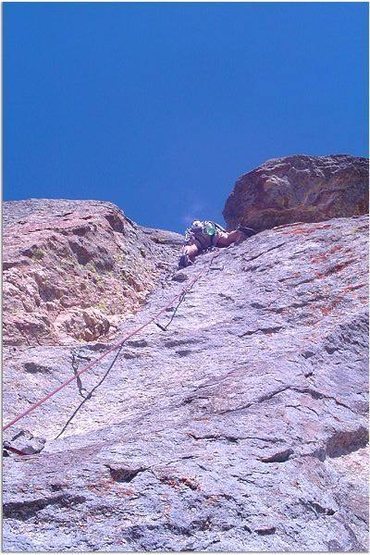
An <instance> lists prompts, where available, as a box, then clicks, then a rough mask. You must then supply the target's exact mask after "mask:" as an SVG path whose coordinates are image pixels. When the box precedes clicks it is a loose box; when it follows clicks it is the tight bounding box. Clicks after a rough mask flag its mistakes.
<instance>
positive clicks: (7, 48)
mask: <svg viewBox="0 0 370 555" xmlns="http://www.w3.org/2000/svg"><path fill="white" fill-rule="evenodd" d="M3 14H4V17H3V24H4V34H3V36H4V39H3V40H4V49H3V56H4V62H3V71H4V73H3V79H4V81H3V82H4V104H3V121H4V199H5V200H10V199H24V198H31V197H33V198H71V199H101V200H108V201H111V202H114V203H116V204H118V205H119V206H120V207H121V208H122V209H123V210H124V211H125V212H126V214H127V215H128V216H129V217H131V218H133V219H134V220H136V221H137V222H138V223H140V224H142V225H147V226H153V227H161V228H167V229H174V230H178V231H182V230H183V229H184V227H185V224H186V222H187V220H188V219H190V218H195V217H200V218H209V219H216V220H218V221H220V222H221V223H222V221H223V220H222V216H221V211H222V208H223V206H224V203H225V200H226V198H227V195H228V194H229V192H230V191H231V189H232V187H233V185H234V182H235V180H236V179H237V177H238V176H239V175H241V174H242V173H245V172H247V171H249V170H251V169H253V168H254V167H256V166H257V165H259V164H260V163H262V162H264V161H265V160H267V159H269V158H276V157H279V156H285V155H289V154H296V153H305V154H314V155H325V154H333V153H350V154H354V155H358V156H367V155H368V136H367V128H368V123H367V122H368V91H367V83H368V69H367V68H368V60H367V52H368V31H367V25H368V23H367V21H368V6H367V4H366V3H360V4H359V3H331V2H328V3H286V4H284V3H271V4H264V3H259V4H258V3H236V4H232V3H225V4H224V3H222V4H205V3H204V4H202V3H199V4H196V3H190V4H187V3H181V4H175V3H173V4H166V3H163V4H161V3H158V4H145V3H144V4H124V3H118V4H117V3H98V4H96V3H72V4H71V3H60V4H55V3H49V4H48V3H40V4H37V3H24V4H23V3H8V4H7V3H5V4H3Z"/></svg>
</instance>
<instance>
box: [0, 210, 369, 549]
mask: <svg viewBox="0 0 370 555" xmlns="http://www.w3.org/2000/svg"><path fill="white" fill-rule="evenodd" d="M218 253H219V254H218ZM215 254H218V256H217V257H215ZM214 257H215V258H214ZM203 270H204V274H203V275H202V276H201V277H200V279H199V280H198V281H197V283H196V284H195V285H194V287H193V288H192V289H191V291H190V292H189V293H188V294H187V295H186V297H185V300H184V301H183V302H182V304H181V305H180V306H179V308H178V310H177V312H176V314H175V316H174V319H173V321H172V323H171V325H170V326H169V328H168V330H167V331H166V332H163V331H161V330H160V329H159V328H158V327H157V326H155V325H154V324H153V323H152V324H150V326H148V327H147V328H146V329H145V330H143V331H142V332H141V333H140V334H139V335H137V336H135V337H132V338H131V339H130V340H128V341H127V342H126V343H125V344H124V346H123V348H122V351H121V353H120V356H119V358H118V359H117V361H116V363H115V365H114V366H113V368H112V369H111V371H110V373H109V374H108V376H107V378H106V379H105V381H103V383H102V384H101V386H100V387H99V388H98V389H97V390H96V391H95V392H94V394H93V395H92V397H91V398H90V399H89V400H87V401H86V402H85V403H84V405H83V406H82V407H81V409H80V410H79V411H78V412H77V414H76V415H75V417H74V418H73V420H72V421H71V422H70V424H69V425H68V426H67V428H66V429H65V431H64V432H63V433H62V435H60V437H59V438H58V439H56V437H57V436H58V435H59V434H60V432H61V430H62V429H63V427H64V425H65V423H66V422H67V421H68V419H69V418H70V416H71V415H72V413H73V411H74V410H75V409H76V407H77V406H78V405H79V403H80V402H81V400H82V396H81V394H82V395H86V393H87V392H88V391H90V390H91V388H92V387H94V386H95V385H96V384H97V383H98V382H99V380H100V379H101V378H102V377H103V375H104V373H105V372H106V371H107V370H108V369H109V366H110V364H111V362H112V360H113V358H114V353H113V354H110V355H108V356H107V358H106V359H104V360H102V361H101V363H100V364H99V365H98V367H96V368H94V369H92V370H91V371H89V372H87V373H86V374H83V375H82V376H81V381H80V383H76V382H73V383H72V384H70V385H69V386H68V387H67V388H65V389H64V390H62V391H61V392H60V393H59V394H57V395H56V396H55V397H53V398H52V399H51V400H50V401H49V402H48V403H45V404H44V405H42V406H41V407H39V409H37V410H36V411H35V412H33V413H32V414H30V415H29V416H27V417H26V418H24V419H23V420H21V421H20V422H19V423H17V424H16V425H15V426H14V427H13V428H9V429H8V430H7V431H6V432H5V439H6V440H9V441H10V442H11V440H12V438H13V437H14V436H16V435H17V434H19V433H20V431H22V430H27V432H28V433H30V434H32V436H33V437H35V438H36V437H37V438H42V439H43V440H45V442H44V444H43V449H42V451H41V452H39V453H36V454H33V455H28V456H23V457H22V456H16V455H12V456H9V457H5V458H4V485H3V502H4V512H3V517H4V521H3V522H4V524H3V525H4V532H3V538H4V545H3V548H4V550H6V551H39V550H48V551H93V550H98V551H138V550H139V551H180V550H195V551H203V550H205V551H207V550H208V551H367V549H368V544H367V541H368V498H367V493H368V489H367V480H368V474H367V470H368V454H367V442H368V421H367V408H368V397H367V389H368V371H367V368H368V366H367V337H368V336H367V330H368V315H367V299H368V291H367V276H366V271H367V218H366V217H364V216H361V217H351V218H338V219H333V220H331V221H329V222H323V223H310V224H295V225H287V226H281V227H278V228H275V229H272V230H267V231H264V232H262V233H259V234H257V235H255V236H254V237H251V238H250V239H248V240H246V241H244V242H243V243H241V244H240V245H238V246H233V247H229V248H228V249H225V250H220V251H214V252H209V253H206V254H204V255H202V256H201V257H198V258H197V260H196V264H194V265H193V266H191V267H188V268H186V269H185V270H181V271H179V272H177V273H176V274H175V275H174V276H172V277H171V276H169V277H168V279H167V280H166V281H163V283H162V285H160V286H158V287H157V288H156V289H155V290H154V291H153V292H152V293H151V295H150V296H149V298H148V299H147V303H146V304H145V305H144V306H143V307H142V308H141V310H140V311H139V312H137V313H136V314H135V315H132V316H131V317H129V318H127V319H126V320H125V321H124V322H122V323H121V325H120V327H119V329H118V332H117V336H116V338H117V339H118V338H120V337H122V336H123V335H124V334H125V333H126V332H128V331H130V330H133V329H135V328H136V327H137V326H139V325H141V324H143V323H145V322H146V321H148V320H149V319H150V318H151V317H152V316H153V315H154V314H156V312H158V311H159V310H160V309H161V308H162V307H163V306H165V305H166V304H167V303H169V302H170V300H171V299H172V298H173V297H174V296H175V295H177V294H179V293H180V292H181V290H182V288H183V287H184V286H185V287H186V285H187V284H189V283H191V280H192V279H193V278H194V277H196V276H197V275H198V274H199V272H201V271H203ZM171 314H172V312H171V310H167V311H166V312H164V313H163V314H162V315H161V317H160V318H159V319H158V322H159V323H161V324H162V325H165V324H166V323H167V321H168V320H169V318H170V317H171ZM107 348H108V343H107V342H105V341H104V339H100V340H99V342H91V343H89V344H80V345H79V347H78V348H77V347H76V346H74V347H73V348H72V347H66V346H59V347H58V346H48V345H37V346H33V347H32V348H30V347H26V346H24V345H21V346H9V347H7V348H6V350H5V358H4V415H5V421H9V420H10V419H11V418H12V417H14V416H15V415H16V414H17V413H18V412H20V411H21V410H23V409H25V408H27V407H29V406H30V404H31V403H33V402H35V401H36V400H37V399H39V398H40V396H41V395H43V394H45V393H47V392H48V391H50V390H51V389H53V388H55V387H57V386H58V385H59V384H60V383H61V382H62V381H63V380H65V379H67V378H69V377H70V376H72V375H73V372H74V371H76V369H77V368H82V367H83V366H84V365H85V364H86V363H88V362H89V361H91V360H93V359H94V358H97V357H98V356H100V355H101V354H103V353H104V351H105V350H107ZM18 437H19V436H18Z"/></svg>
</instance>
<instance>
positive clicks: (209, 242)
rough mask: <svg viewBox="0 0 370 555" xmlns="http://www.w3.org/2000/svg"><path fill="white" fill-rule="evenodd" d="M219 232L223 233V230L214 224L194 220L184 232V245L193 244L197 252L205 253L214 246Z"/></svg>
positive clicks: (207, 221)
mask: <svg viewBox="0 0 370 555" xmlns="http://www.w3.org/2000/svg"><path fill="white" fill-rule="evenodd" d="M220 232H225V229H224V228H223V227H222V226H220V225H219V224H217V223H216V222H211V221H209V220H205V221H204V222H201V221H200V220H195V221H194V222H193V223H192V224H191V226H190V227H189V228H188V229H187V230H186V232H185V243H187V244H192V243H193V244H195V245H196V246H197V247H198V248H199V250H201V251H205V250H207V249H208V248H209V247H213V246H215V245H216V242H217V237H218V235H219V233H220Z"/></svg>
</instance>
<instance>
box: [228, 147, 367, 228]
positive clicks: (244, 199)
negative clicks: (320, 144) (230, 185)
mask: <svg viewBox="0 0 370 555" xmlns="http://www.w3.org/2000/svg"><path fill="white" fill-rule="evenodd" d="M368 183H369V162H368V160H367V159H365V158H356V157H354V156H347V155H333V156H302V155H299V156H289V157H286V158H276V159H274V160H269V161H268V162H266V163H265V164H262V166H260V167H258V168H257V169H255V170H253V171H251V172H249V173H246V174H244V175H242V176H241V177H240V178H239V179H238V181H237V182H236V184H235V187H234V190H233V191H232V193H231V194H230V196H229V198H228V199H227V202H226V204H225V208H224V211H223V215H224V218H225V221H226V222H227V224H228V227H229V228H235V227H237V225H238V224H244V225H248V226H251V227H253V228H254V229H256V230H257V231H262V230H264V229H270V228H272V227H275V226H278V225H282V224H290V223H294V222H321V221H323V220H329V219H331V218H338V217H347V216H353V215H361V214H367V213H368V212H369V200H368Z"/></svg>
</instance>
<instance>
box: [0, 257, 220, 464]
mask: <svg viewBox="0 0 370 555" xmlns="http://www.w3.org/2000/svg"><path fill="white" fill-rule="evenodd" d="M220 252H221V251H220ZM220 252H218V253H217V254H215V255H214V256H213V257H212V258H211V260H210V262H209V265H208V267H206V268H204V269H202V271H201V272H199V273H198V274H197V275H196V276H195V278H194V279H193V280H192V281H191V282H190V284H189V285H188V286H187V287H184V288H183V290H182V291H181V293H179V294H178V295H176V296H175V297H173V299H172V300H171V301H170V302H169V303H168V304H166V305H165V306H164V307H163V308H162V309H161V310H159V311H158V312H157V313H156V314H155V315H154V316H152V317H151V318H150V319H149V320H147V321H146V322H145V323H144V324H142V325H141V326H139V327H138V328H136V329H134V330H132V331H131V332H129V333H128V334H127V335H126V336H125V337H124V338H123V339H121V340H120V341H118V342H117V343H115V344H114V345H112V347H110V348H109V349H107V350H106V351H105V352H104V353H102V354H101V355H100V356H98V357H97V358H96V359H95V360H93V361H91V362H90V363H89V364H87V365H86V366H85V367H84V368H82V369H81V370H74V374H73V376H71V377H70V378H68V379H67V380H65V381H64V382H63V383H62V384H60V385H59V386H58V387H57V388H55V389H54V390H53V391H51V392H50V393H48V394H47V395H45V396H44V397H42V398H41V399H39V401H37V402H36V403H34V404H33V405H31V406H30V407H29V408H28V409H27V410H25V411H23V412H21V413H20V414H18V415H17V416H16V417H14V418H13V419H12V420H11V421H10V422H8V423H7V424H5V425H4V426H3V428H2V430H3V432H4V431H5V430H7V429H8V428H10V427H11V426H14V424H16V423H17V422H18V421H19V420H21V419H22V418H24V417H25V416H27V415H29V414H30V413H31V412H33V411H34V410H36V409H37V408H38V407H40V406H41V405H42V404H44V403H46V401H48V400H49V399H51V397H53V396H54V395H56V394H57V393H59V391H61V390H62V389H64V388H65V387H66V386H67V385H69V384H70V383H71V382H73V381H74V380H77V379H78V378H79V377H80V376H81V375H82V374H84V373H85V372H87V371H88V370H91V368H93V367H95V366H97V364H98V363H99V362H100V361H101V360H102V359H103V358H105V357H106V356H107V355H108V354H110V353H112V352H114V351H115V350H117V349H118V352H117V353H116V356H115V357H114V359H113V362H112V363H111V365H110V367H109V368H108V370H107V372H106V373H105V375H104V376H103V378H102V380H100V382H99V383H98V384H97V385H96V386H95V387H94V388H93V389H92V390H91V391H90V393H89V394H88V395H87V396H86V397H85V398H84V399H83V401H82V402H81V403H80V405H79V407H78V408H77V409H76V410H75V412H74V413H73V414H72V416H71V417H70V419H69V420H68V421H67V423H66V425H65V427H64V428H63V429H62V431H61V432H60V434H59V435H58V436H57V437H59V436H60V435H61V433H63V431H64V430H65V428H66V427H67V426H68V424H69V423H70V422H71V420H72V418H74V416H75V414H77V412H78V410H79V409H80V408H81V406H82V405H83V404H84V403H85V402H86V401H87V400H88V399H90V398H91V396H92V394H93V392H94V391H95V390H96V389H97V387H99V386H100V385H101V383H103V381H104V380H105V379H106V377H107V376H108V374H109V372H110V370H111V369H112V367H113V365H114V363H115V362H116V360H117V358H118V356H119V354H120V352H121V349H122V347H123V344H124V343H125V342H126V341H127V340H128V339H130V338H131V337H133V336H134V335H137V334H138V333H139V332H140V331H142V330H143V329H144V328H146V327H147V326H149V325H150V324H152V323H155V324H156V325H157V326H158V327H160V328H161V329H167V328H168V326H169V324H170V323H171V322H172V320H173V317H174V315H175V313H176V311H177V309H178V307H179V306H180V304H181V302H183V300H184V298H185V295H186V294H187V293H188V292H189V291H190V290H191V289H192V288H193V286H194V285H195V283H196V282H197V281H199V280H200V278H201V277H202V276H203V275H204V274H205V273H206V272H207V271H208V270H209V268H210V267H211V265H212V263H213V261H214V259H215V258H216V257H217V256H219V254H220ZM176 300H179V303H178V305H177V307H176V308H175V309H174V314H173V315H172V318H171V319H170V321H169V322H168V324H167V325H166V326H163V327H162V326H161V325H158V323H156V320H157V319H158V318H159V316H160V315H161V314H163V313H164V312H165V311H166V310H168V309H169V308H170V307H172V306H173V304H174V302H175V301H176ZM9 450H11V451H13V452H15V453H16V454H19V455H21V454H22V455H25V453H22V452H21V451H19V450H18V449H15V448H11V449H9Z"/></svg>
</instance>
